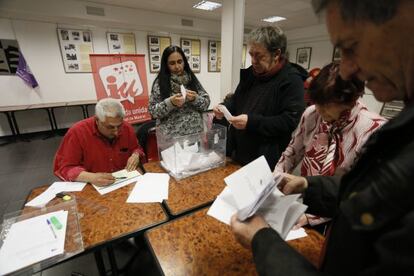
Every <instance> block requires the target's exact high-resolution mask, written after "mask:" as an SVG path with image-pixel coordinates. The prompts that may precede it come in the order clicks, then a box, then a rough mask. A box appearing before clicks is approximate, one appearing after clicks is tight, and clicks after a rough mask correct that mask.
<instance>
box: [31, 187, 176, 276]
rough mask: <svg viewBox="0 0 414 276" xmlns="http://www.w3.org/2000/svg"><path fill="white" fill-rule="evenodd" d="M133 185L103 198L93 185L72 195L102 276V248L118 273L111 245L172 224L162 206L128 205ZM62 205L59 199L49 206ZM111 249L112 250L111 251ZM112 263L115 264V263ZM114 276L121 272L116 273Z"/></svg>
mask: <svg viewBox="0 0 414 276" xmlns="http://www.w3.org/2000/svg"><path fill="white" fill-rule="evenodd" d="M46 188H47V186H46V187H40V188H36V189H34V190H33V191H32V192H31V194H30V195H29V197H28V199H27V201H29V200H31V199H32V198H34V197H36V196H37V195H39V194H40V193H42V192H43V191H44V190H46ZM132 188H133V185H127V186H125V187H123V188H120V189H118V190H115V191H113V192H110V193H108V194H105V195H100V194H99V193H98V192H97V191H96V190H95V188H93V187H92V185H89V184H88V185H86V186H85V188H84V189H83V191H81V192H70V193H69V194H71V195H74V196H75V197H76V201H77V208H78V214H79V219H80V227H81V233H82V239H83V244H84V249H85V250H88V251H89V250H96V251H95V252H99V254H95V257H96V261H97V264H98V269H99V270H100V273H101V275H102V274H105V272H104V271H105V269H104V268H102V267H100V266H102V265H103V261H102V255H101V253H100V248H101V247H107V249H108V248H111V250H108V254H109V255H110V262H111V267H112V269H116V263H115V258H114V257H113V256H112V258H111V255H113V252H112V246H111V243H112V242H114V241H118V240H121V239H126V238H129V237H132V236H134V235H135V234H136V233H137V232H140V231H143V230H146V229H148V228H150V227H152V226H155V225H158V224H160V223H163V222H165V221H167V220H168V217H167V215H166V213H165V211H164V209H163V208H162V206H161V204H160V203H145V204H143V203H126V199H127V198H128V195H129V192H130V190H131V189H132ZM59 202H62V201H61V199H59V198H55V199H54V200H52V201H51V202H49V203H48V205H53V204H56V203H59ZM108 246H109V247H108ZM111 259H112V260H111ZM112 273H113V274H112V275H114V274H115V275H116V273H117V272H114V271H112Z"/></svg>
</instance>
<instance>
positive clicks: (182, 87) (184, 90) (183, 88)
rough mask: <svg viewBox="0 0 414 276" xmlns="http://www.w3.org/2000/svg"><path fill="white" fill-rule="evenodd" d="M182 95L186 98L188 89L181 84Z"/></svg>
mask: <svg viewBox="0 0 414 276" xmlns="http://www.w3.org/2000/svg"><path fill="white" fill-rule="evenodd" d="M180 90H181V95H182V96H183V98H184V100H185V98H186V97H187V90H186V89H185V87H184V85H182V84H181V85H180Z"/></svg>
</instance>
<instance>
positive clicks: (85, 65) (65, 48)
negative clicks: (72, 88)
mask: <svg viewBox="0 0 414 276" xmlns="http://www.w3.org/2000/svg"><path fill="white" fill-rule="evenodd" d="M57 36H58V40H59V44H60V53H61V55H62V61H63V67H64V68H65V72H66V73H89V72H92V68H91V62H90V60H89V54H93V44H92V32H91V31H90V30H71V29H60V28H58V29H57Z"/></svg>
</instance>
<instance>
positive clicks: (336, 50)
mask: <svg viewBox="0 0 414 276" xmlns="http://www.w3.org/2000/svg"><path fill="white" fill-rule="evenodd" d="M340 60H341V50H340V49H339V48H338V47H334V49H333V53H332V62H334V61H340Z"/></svg>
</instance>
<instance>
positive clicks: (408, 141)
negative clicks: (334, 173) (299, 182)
mask: <svg viewBox="0 0 414 276" xmlns="http://www.w3.org/2000/svg"><path fill="white" fill-rule="evenodd" d="M308 181H309V188H308V189H307V190H306V192H305V194H304V203H305V204H307V205H308V206H309V209H308V211H309V213H312V214H318V215H321V216H327V217H333V221H332V226H331V231H330V234H329V239H328V243H327V250H326V255H325V259H324V260H325V261H324V263H323V266H322V269H321V271H322V272H325V273H326V274H330V275H414V200H413V199H412V198H413V197H414V104H411V105H410V106H407V107H406V108H405V109H404V110H403V111H402V112H401V113H400V115H399V116H398V117H397V118H395V119H393V120H391V121H389V122H388V123H387V124H385V125H384V126H383V127H382V128H381V129H379V130H378V131H377V132H376V133H374V134H373V135H372V136H371V137H370V139H369V140H368V142H367V143H366V146H365V152H364V153H363V154H362V155H361V157H360V159H359V160H358V162H357V163H356V164H355V167H354V168H353V169H352V170H351V171H350V172H349V173H348V174H346V175H344V177H343V178H342V179H341V180H340V181H339V179H338V178H333V177H309V178H308ZM252 246H253V253H254V258H255V262H256V265H257V270H258V271H259V274H261V275H313V274H316V273H317V271H316V270H315V269H314V268H313V267H312V266H311V265H310V264H309V263H307V262H306V260H305V259H304V258H303V257H302V256H300V255H299V254H298V253H296V252H295V251H293V250H292V249H291V248H290V247H289V246H288V245H287V244H286V243H285V242H284V241H282V240H281V239H280V237H279V236H278V235H277V233H276V232H274V231H272V230H269V229H264V230H261V231H259V232H258V233H257V234H256V235H255V237H254V239H253V243H252Z"/></svg>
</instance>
